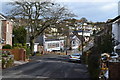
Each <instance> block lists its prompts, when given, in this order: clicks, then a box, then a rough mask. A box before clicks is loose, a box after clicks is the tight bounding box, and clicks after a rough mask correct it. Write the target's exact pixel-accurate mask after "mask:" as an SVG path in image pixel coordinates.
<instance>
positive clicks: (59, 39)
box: [45, 39, 63, 41]
mask: <svg viewBox="0 0 120 80" xmlns="http://www.w3.org/2000/svg"><path fill="white" fill-rule="evenodd" d="M60 40H63V39H46V40H45V41H60Z"/></svg>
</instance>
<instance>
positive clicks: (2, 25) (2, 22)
mask: <svg viewBox="0 0 120 80" xmlns="http://www.w3.org/2000/svg"><path fill="white" fill-rule="evenodd" d="M12 29H13V24H12V21H11V20H9V19H7V17H5V16H4V15H2V14H0V42H1V43H2V45H5V44H10V45H11V46H12Z"/></svg>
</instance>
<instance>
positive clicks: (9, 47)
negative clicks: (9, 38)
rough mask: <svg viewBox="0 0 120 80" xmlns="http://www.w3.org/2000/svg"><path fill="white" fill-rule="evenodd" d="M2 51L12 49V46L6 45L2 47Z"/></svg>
mask: <svg viewBox="0 0 120 80" xmlns="http://www.w3.org/2000/svg"><path fill="white" fill-rule="evenodd" d="M2 49H12V46H11V45H9V44H6V45H4V46H3V47H2Z"/></svg>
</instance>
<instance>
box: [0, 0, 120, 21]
mask: <svg viewBox="0 0 120 80" xmlns="http://www.w3.org/2000/svg"><path fill="white" fill-rule="evenodd" d="M10 1H13V0H4V1H1V0H0V6H1V7H0V12H2V13H4V12H5V9H4V8H5V5H4V4H2V3H3V2H10ZM54 1H55V2H58V3H60V4H61V5H64V6H65V7H67V8H68V9H69V10H70V11H72V12H73V13H74V14H75V15H77V17H75V18H76V19H80V18H82V17H85V18H87V19H88V21H93V22H103V21H107V20H108V19H113V18H115V17H117V15H118V2H119V1H120V0H54ZM6 8H7V7H6Z"/></svg>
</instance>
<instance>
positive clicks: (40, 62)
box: [2, 55, 90, 80]
mask: <svg viewBox="0 0 120 80" xmlns="http://www.w3.org/2000/svg"><path fill="white" fill-rule="evenodd" d="M32 60H33V61H31V62H29V63H26V64H23V65H19V66H16V67H13V68H9V69H4V70H3V71H2V77H3V80H6V79H5V78H7V79H8V78H14V79H15V78H42V79H46V78H57V79H58V78H78V79H80V78H81V79H83V78H84V79H85V80H90V77H89V73H88V70H87V68H86V66H85V65H83V64H81V63H75V62H69V61H68V58H67V56H62V55H44V56H39V57H38V56H36V57H32Z"/></svg>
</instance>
